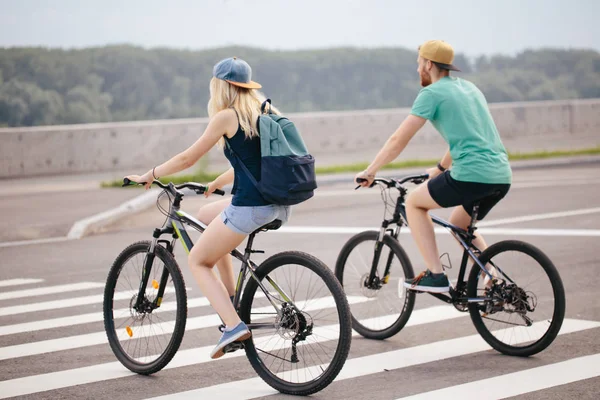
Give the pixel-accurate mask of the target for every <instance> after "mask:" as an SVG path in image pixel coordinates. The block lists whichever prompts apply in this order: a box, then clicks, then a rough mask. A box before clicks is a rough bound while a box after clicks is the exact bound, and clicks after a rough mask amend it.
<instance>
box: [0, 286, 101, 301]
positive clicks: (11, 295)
mask: <svg viewBox="0 0 600 400" xmlns="http://www.w3.org/2000/svg"><path fill="white" fill-rule="evenodd" d="M103 287H104V283H97V282H79V283H71V284H68V285H58V286H48V287H42V288H36V289H26V290H15V291H12V292H4V293H0V300H9V299H19V298H22V297H32V296H41V295H44V294H55V293H64V292H74V291H76V290H85V289H95V288H103Z"/></svg>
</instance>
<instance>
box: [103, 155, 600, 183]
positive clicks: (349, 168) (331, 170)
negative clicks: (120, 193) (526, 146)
mask: <svg viewBox="0 0 600 400" xmlns="http://www.w3.org/2000/svg"><path fill="white" fill-rule="evenodd" d="M596 154H600V146H597V147H590V148H587V149H578V150H555V151H535V152H531V153H512V152H509V159H510V160H511V161H519V160H538V159H546V158H556V157H572V156H583V155H596ZM438 161H439V158H436V159H430V160H407V161H400V162H394V163H390V164H388V165H386V166H384V167H383V169H403V168H417V167H432V166H435V165H436V164H437V162H438ZM368 165H369V163H366V162H363V163H355V164H346V165H336V166H331V167H317V175H322V174H341V173H347V172H360V171H363V170H364V169H365V168H367V166H368ZM219 175H220V174H208V173H204V172H198V173H195V174H190V175H179V176H167V177H164V178H162V179H161V181H162V182H165V183H166V182H173V183H175V184H180V183H184V182H202V183H208V182H211V181H213V180H214V179H215V178H216V177H217V176H219ZM122 183H123V181H121V180H116V181H112V182H102V184H101V186H102V187H119V186H121V184H122Z"/></svg>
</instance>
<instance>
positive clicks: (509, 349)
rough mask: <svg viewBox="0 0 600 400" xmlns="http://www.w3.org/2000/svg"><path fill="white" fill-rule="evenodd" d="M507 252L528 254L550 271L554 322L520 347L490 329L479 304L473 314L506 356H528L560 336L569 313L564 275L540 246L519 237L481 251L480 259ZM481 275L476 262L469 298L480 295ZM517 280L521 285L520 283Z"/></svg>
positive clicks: (487, 338) (484, 260)
mask: <svg viewBox="0 0 600 400" xmlns="http://www.w3.org/2000/svg"><path fill="white" fill-rule="evenodd" d="M507 252H515V253H522V254H525V255H526V256H528V257H529V258H531V259H533V260H534V261H535V262H536V263H538V264H539V265H540V266H541V267H542V269H543V270H544V272H545V273H546V276H547V277H548V279H549V281H550V284H551V286H552V293H553V296H554V309H553V312H552V322H551V323H550V325H549V327H548V330H547V331H545V333H544V334H543V335H542V336H541V337H540V338H539V339H538V340H535V341H534V342H533V343H530V344H526V345H524V346H523V347H518V346H514V345H510V344H507V343H505V342H503V341H502V340H500V339H498V338H497V337H496V336H495V335H494V333H493V332H492V331H490V329H488V327H487V326H486V325H485V323H484V318H483V317H482V314H481V310H480V309H479V306H478V305H477V304H474V303H471V304H469V313H470V315H471V320H472V321H473V324H474V325H475V328H476V329H477V332H478V333H479V334H480V335H481V337H482V338H483V339H484V340H485V341H486V342H487V343H488V344H489V345H490V346H492V348H494V349H495V350H497V351H499V352H500V353H503V354H506V355H510V356H519V357H528V356H531V355H534V354H536V353H539V352H540V351H542V350H544V349H546V348H547V347H548V346H549V345H550V344H551V343H552V342H553V341H554V339H555V338H556V336H557V335H558V332H559V331H560V327H561V326H562V322H563V320H564V316H565V307H566V299H565V292H564V287H563V283H562V280H561V278H560V275H559V273H558V271H557V270H556V267H555V266H554V264H553V263H552V261H551V260H550V259H549V258H548V256H546V255H545V254H544V253H543V252H542V251H541V250H540V249H538V248H537V247H535V246H533V245H531V244H529V243H526V242H522V241H518V240H506V241H501V242H498V243H495V244H493V245H492V246H490V247H488V248H487V249H486V250H485V251H484V252H483V253H482V254H481V256H480V257H479V259H480V261H481V262H482V263H483V264H484V265H485V264H487V263H488V262H490V260H493V259H494V258H495V257H498V256H499V255H501V254H503V253H507ZM499 267H500V269H503V266H502V265H499ZM520 268H523V266H520ZM509 276H510V275H509ZM480 277H481V269H480V268H479V266H477V265H476V264H475V265H473V268H471V271H470V273H469V279H468V282H467V296H468V297H476V296H477V285H478V282H479V278H480ZM515 283H516V284H517V285H518V282H515ZM538 306H539V305H538ZM525 343H527V342H525Z"/></svg>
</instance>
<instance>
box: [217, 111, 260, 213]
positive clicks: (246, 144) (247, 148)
mask: <svg viewBox="0 0 600 400" xmlns="http://www.w3.org/2000/svg"><path fill="white" fill-rule="evenodd" d="M236 113H237V112H236ZM224 138H225V141H226V142H227V143H228V144H229V146H230V147H231V149H232V150H233V151H234V152H235V154H237V156H238V157H239V158H241V159H242V162H243V163H244V165H245V166H246V168H248V170H249V171H250V173H252V176H254V179H256V180H257V181H260V138H259V137H257V136H256V137H253V138H246V134H245V133H244V131H243V130H242V127H241V125H239V123H238V130H237V131H236V133H235V135H233V136H232V137H231V139H229V138H227V136H225V137H224ZM224 151H225V157H227V159H228V160H229V162H230V163H231V165H232V166H233V171H234V180H233V189H232V190H231V193H232V194H233V198H232V199H231V204H233V205H234V206H266V205H268V204H271V203H269V202H267V201H266V200H265V199H263V197H262V196H261V195H260V192H259V191H258V189H256V186H254V185H253V184H252V182H251V181H250V179H249V178H248V176H247V175H246V173H245V172H244V170H243V169H242V167H240V166H238V165H237V162H236V161H237V160H236V158H235V156H234V155H233V154H232V153H231V151H230V150H229V149H228V148H227V146H225V149H224Z"/></svg>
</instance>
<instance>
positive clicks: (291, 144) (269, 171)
mask: <svg viewBox="0 0 600 400" xmlns="http://www.w3.org/2000/svg"><path fill="white" fill-rule="evenodd" d="M267 103H269V105H270V104H271V99H267V100H265V102H264V103H263V104H262V106H261V112H262V113H263V114H262V115H260V116H259V117H258V122H257V126H258V133H259V137H260V153H261V154H260V156H261V159H260V160H261V162H260V181H258V182H257V181H256V179H254V176H252V174H251V173H250V171H249V170H248V168H247V167H246V166H245V165H244V163H243V162H242V160H241V159H240V158H239V157H238V155H237V154H235V152H234V151H233V149H231V147H229V144H227V148H228V150H229V151H230V152H231V154H233V155H234V159H235V160H236V163H238V164H239V165H240V167H241V168H242V170H243V171H244V173H245V174H246V175H247V176H248V178H249V179H250V182H252V184H253V185H254V186H256V188H257V189H258V191H259V192H260V194H261V195H262V197H263V198H264V199H265V200H267V201H269V202H271V203H273V204H280V205H293V204H298V203H301V202H303V201H305V200H308V199H310V198H311V197H313V195H314V190H315V189H316V188H317V179H316V175H315V159H314V158H313V156H312V155H310V154H309V153H308V150H307V148H306V145H305V144H304V141H303V140H302V137H301V136H300V132H298V129H296V126H295V125H294V123H293V122H292V121H290V120H289V119H287V118H286V117H283V116H281V115H276V114H273V113H271V108H270V107H269V111H268V112H267V113H265V109H266V107H267Z"/></svg>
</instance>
